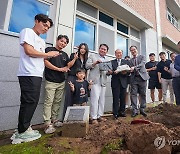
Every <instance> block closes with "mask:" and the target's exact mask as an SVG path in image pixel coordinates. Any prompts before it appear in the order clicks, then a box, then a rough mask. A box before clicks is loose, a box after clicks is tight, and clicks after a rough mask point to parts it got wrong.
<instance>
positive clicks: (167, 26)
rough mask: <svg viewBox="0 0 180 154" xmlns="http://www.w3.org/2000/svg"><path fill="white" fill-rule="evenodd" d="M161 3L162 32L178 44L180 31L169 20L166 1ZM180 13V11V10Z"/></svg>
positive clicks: (163, 0) (160, 0) (160, 1)
mask: <svg viewBox="0 0 180 154" xmlns="http://www.w3.org/2000/svg"><path fill="white" fill-rule="evenodd" d="M159 3H160V13H161V31H162V36H163V35H168V36H169V37H170V38H172V39H173V40H174V41H176V42H178V41H179V40H180V30H178V29H177V28H176V27H175V26H173V25H172V24H171V23H170V21H169V20H168V19H167V13H166V10H167V6H166V0H159ZM179 11H180V10H179Z"/></svg>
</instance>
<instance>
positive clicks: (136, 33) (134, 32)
mask: <svg viewBox="0 0 180 154" xmlns="http://www.w3.org/2000/svg"><path fill="white" fill-rule="evenodd" d="M130 34H131V35H132V36H134V37H136V38H140V35H139V31H137V30H136V29H134V28H132V27H131V29H130Z"/></svg>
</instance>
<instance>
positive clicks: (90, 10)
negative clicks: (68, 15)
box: [77, 0, 97, 18]
mask: <svg viewBox="0 0 180 154" xmlns="http://www.w3.org/2000/svg"><path fill="white" fill-rule="evenodd" d="M77 10H78V11H80V12H83V13H85V14H87V15H89V16H91V17H94V18H97V9H96V8H95V7H93V6H91V5H89V4H87V3H85V2H83V1H82V0H78V1H77Z"/></svg>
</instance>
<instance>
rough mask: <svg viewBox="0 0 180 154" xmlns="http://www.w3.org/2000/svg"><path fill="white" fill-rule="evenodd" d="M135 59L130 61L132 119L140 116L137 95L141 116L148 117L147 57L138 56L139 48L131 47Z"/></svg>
mask: <svg viewBox="0 0 180 154" xmlns="http://www.w3.org/2000/svg"><path fill="white" fill-rule="evenodd" d="M129 49H130V51H131V54H132V56H133V58H131V59H130V61H129V62H130V66H131V92H130V97H131V104H132V109H133V112H132V115H131V116H132V117H135V116H137V115H138V106H137V94H138V93H139V96H140V114H142V115H143V116H145V117H146V116H147V114H146V113H145V111H144V109H145V108H146V84H147V80H148V79H149V75H148V73H147V71H146V68H145V57H144V56H143V55H138V51H137V47H136V46H131V47H130V48H129Z"/></svg>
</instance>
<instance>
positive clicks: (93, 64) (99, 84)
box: [86, 44, 109, 124]
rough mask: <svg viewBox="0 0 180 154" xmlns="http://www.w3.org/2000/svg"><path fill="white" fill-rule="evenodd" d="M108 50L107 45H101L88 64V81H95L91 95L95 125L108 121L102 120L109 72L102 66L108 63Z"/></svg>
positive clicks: (92, 115) (90, 57)
mask: <svg viewBox="0 0 180 154" xmlns="http://www.w3.org/2000/svg"><path fill="white" fill-rule="evenodd" d="M108 49H109V47H108V46H107V45H106V44H101V45H100V46H99V53H98V54H91V55H90V56H89V58H88V60H87V62H86V68H87V69H90V71H89V76H88V80H92V81H93V85H92V88H91V93H90V99H91V111H90V115H91V118H92V123H93V124H98V121H105V120H106V119H105V118H102V115H103V114H104V103H105V92H106V79H107V70H106V67H103V66H104V65H101V64H103V62H106V61H107V59H106V57H105V55H106V53H107V52H108Z"/></svg>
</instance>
